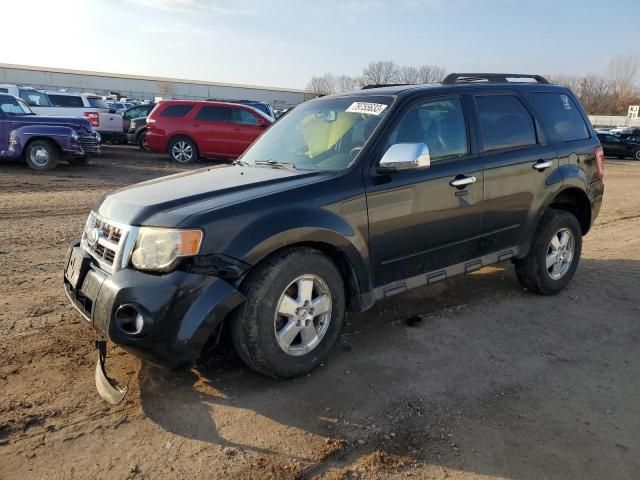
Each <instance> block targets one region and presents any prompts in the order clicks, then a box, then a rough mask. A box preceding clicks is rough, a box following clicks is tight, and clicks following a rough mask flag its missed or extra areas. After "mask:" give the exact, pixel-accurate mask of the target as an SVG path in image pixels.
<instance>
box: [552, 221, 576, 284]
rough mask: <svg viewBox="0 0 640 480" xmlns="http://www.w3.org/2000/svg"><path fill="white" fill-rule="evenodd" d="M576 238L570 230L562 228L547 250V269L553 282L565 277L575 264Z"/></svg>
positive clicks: (553, 237)
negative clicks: (573, 263)
mask: <svg viewBox="0 0 640 480" xmlns="http://www.w3.org/2000/svg"><path fill="white" fill-rule="evenodd" d="M575 243H576V242H575V238H574V236H573V233H572V232H571V230H569V229H568V228H561V229H560V230H558V231H557V232H556V233H555V234H554V235H553V236H552V237H551V242H550V243H549V247H548V249H547V258H546V267H547V273H548V274H549V276H550V277H551V279H552V280H560V279H561V278H562V277H564V276H565V275H566V274H567V272H568V271H569V269H570V268H571V263H572V262H573V256H574V252H575Z"/></svg>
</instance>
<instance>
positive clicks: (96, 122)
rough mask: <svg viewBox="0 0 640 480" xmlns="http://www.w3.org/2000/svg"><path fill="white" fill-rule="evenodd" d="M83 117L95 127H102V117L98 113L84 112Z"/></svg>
mask: <svg viewBox="0 0 640 480" xmlns="http://www.w3.org/2000/svg"><path fill="white" fill-rule="evenodd" d="M82 115H83V116H84V117H85V118H86V119H87V120H89V122H90V123H91V125H92V126H93V127H99V126H100V115H98V114H97V113H96V112H84V113H83V114H82Z"/></svg>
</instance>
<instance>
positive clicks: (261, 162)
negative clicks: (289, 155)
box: [254, 160, 297, 170]
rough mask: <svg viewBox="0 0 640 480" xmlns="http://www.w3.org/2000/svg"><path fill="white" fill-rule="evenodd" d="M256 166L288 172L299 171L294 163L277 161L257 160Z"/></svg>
mask: <svg viewBox="0 0 640 480" xmlns="http://www.w3.org/2000/svg"><path fill="white" fill-rule="evenodd" d="M254 164H255V165H269V166H270V167H274V168H286V169H287V170H297V168H296V166H295V165H294V164H293V163H286V162H278V161H277V160H256V161H255V162H254Z"/></svg>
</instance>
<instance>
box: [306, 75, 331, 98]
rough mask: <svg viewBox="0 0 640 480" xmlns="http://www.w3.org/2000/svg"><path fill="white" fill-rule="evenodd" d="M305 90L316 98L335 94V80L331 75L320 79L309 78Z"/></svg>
mask: <svg viewBox="0 0 640 480" xmlns="http://www.w3.org/2000/svg"><path fill="white" fill-rule="evenodd" d="M307 90H308V91H310V92H311V93H314V94H316V95H317V96H323V95H331V94H332V93H335V92H336V78H335V77H334V76H333V75H332V74H331V73H326V74H324V75H322V76H321V77H311V80H309V83H308V84H307Z"/></svg>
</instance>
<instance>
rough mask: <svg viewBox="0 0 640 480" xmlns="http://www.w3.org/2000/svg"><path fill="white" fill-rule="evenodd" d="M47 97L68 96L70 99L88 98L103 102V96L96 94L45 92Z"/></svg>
mask: <svg viewBox="0 0 640 480" xmlns="http://www.w3.org/2000/svg"><path fill="white" fill-rule="evenodd" d="M44 93H46V94H47V95H67V96H70V97H72V96H73V97H87V98H100V99H101V100H102V96H100V95H98V94H96V93H86V92H61V91H59V90H45V92H44Z"/></svg>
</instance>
